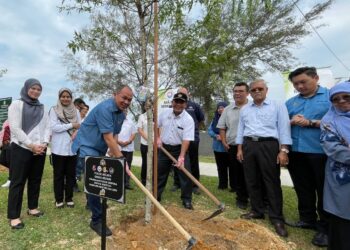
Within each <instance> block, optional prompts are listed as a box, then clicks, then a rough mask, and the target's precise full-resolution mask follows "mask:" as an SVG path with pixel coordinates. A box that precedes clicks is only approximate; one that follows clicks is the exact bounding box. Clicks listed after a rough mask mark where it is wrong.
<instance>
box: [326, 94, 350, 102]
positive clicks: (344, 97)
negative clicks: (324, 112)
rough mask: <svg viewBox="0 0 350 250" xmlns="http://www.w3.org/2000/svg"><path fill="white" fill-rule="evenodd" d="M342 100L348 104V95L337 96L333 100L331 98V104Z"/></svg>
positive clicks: (349, 99) (349, 96)
mask: <svg viewBox="0 0 350 250" xmlns="http://www.w3.org/2000/svg"><path fill="white" fill-rule="evenodd" d="M342 100H344V101H345V102H350V94H344V95H338V96H336V97H334V98H332V100H331V101H332V103H339V102H341V101H342Z"/></svg>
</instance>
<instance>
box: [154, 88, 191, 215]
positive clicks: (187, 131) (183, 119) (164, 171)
mask: <svg viewBox="0 0 350 250" xmlns="http://www.w3.org/2000/svg"><path fill="white" fill-rule="evenodd" d="M187 100H188V98H187V95H186V94H183V93H176V94H175V95H174V97H173V100H172V102H171V104H172V108H169V109H166V110H164V111H163V112H162V113H160V115H159V117H158V128H159V129H160V131H159V132H160V133H158V134H160V137H159V138H158V139H157V144H158V146H159V147H160V146H163V147H164V148H165V149H166V150H167V151H169V153H170V154H171V155H172V156H173V157H175V159H177V164H176V165H175V167H177V168H179V169H181V168H186V169H187V170H188V171H190V172H191V165H190V159H189V156H188V153H187V151H188V148H189V145H190V142H191V141H193V140H194V121H193V119H192V117H191V115H190V114H188V113H187V111H186V110H185V109H186V106H187ZM172 165H173V162H172V160H171V159H170V158H169V157H168V156H167V155H166V154H165V153H163V151H161V150H159V154H158V197H157V198H158V201H160V200H161V196H162V193H163V191H164V188H165V186H166V183H167V180H168V176H169V172H170V170H171V168H172ZM178 175H179V179H180V187H181V200H182V204H183V206H184V207H185V208H186V209H193V206H192V181H191V180H190V179H189V178H188V177H187V176H186V175H185V174H184V172H183V171H178Z"/></svg>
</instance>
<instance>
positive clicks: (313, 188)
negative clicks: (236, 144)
mask: <svg viewBox="0 0 350 250" xmlns="http://www.w3.org/2000/svg"><path fill="white" fill-rule="evenodd" d="M288 78H289V80H290V81H291V82H292V84H293V86H294V88H295V89H296V90H297V91H298V92H299V94H298V95H296V96H294V97H292V98H290V99H289V100H288V101H287V102H286V105H287V109H288V113H289V118H290V124H291V132H292V139H293V145H292V150H291V152H290V154H289V166H288V170H289V173H290V176H291V178H292V180H293V184H294V188H295V192H296V194H297V196H298V210H299V221H298V222H296V223H288V224H290V225H291V226H295V227H299V228H304V229H316V230H317V233H316V235H315V236H314V238H313V239H312V244H314V245H316V246H320V247H323V246H327V245H328V237H327V231H328V223H327V215H326V213H325V212H324V210H323V185H324V178H325V166H326V161H327V156H326V154H325V153H324V151H323V149H322V147H321V144H320V133H321V131H320V121H321V119H322V117H323V116H324V115H325V114H326V113H327V111H328V109H329V107H330V102H329V91H328V89H326V88H324V87H322V86H320V85H318V80H319V76H318V75H317V71H316V68H314V67H302V68H298V69H296V70H294V71H293V72H291V73H290V74H289V76H288Z"/></svg>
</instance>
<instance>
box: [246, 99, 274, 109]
mask: <svg viewBox="0 0 350 250" xmlns="http://www.w3.org/2000/svg"><path fill="white" fill-rule="evenodd" d="M271 102H272V101H271V100H269V99H267V98H265V100H264V101H263V102H262V105H260V106H263V105H270V104H271ZM249 105H250V106H251V107H260V106H258V105H256V104H255V103H254V101H252V102H251V103H249Z"/></svg>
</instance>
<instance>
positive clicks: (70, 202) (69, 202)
mask: <svg viewBox="0 0 350 250" xmlns="http://www.w3.org/2000/svg"><path fill="white" fill-rule="evenodd" d="M66 205H67V207H69V208H73V207H74V201H67V202H66Z"/></svg>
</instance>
